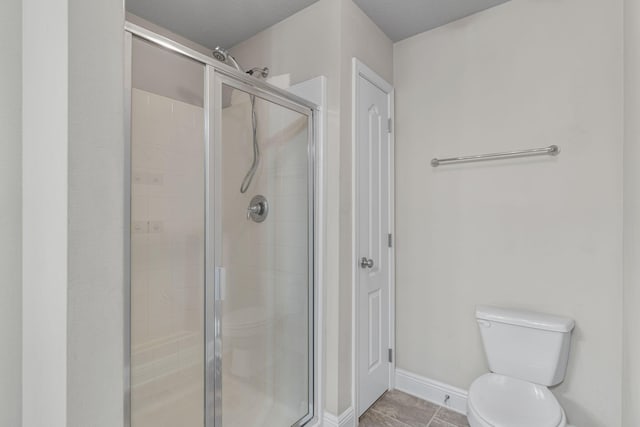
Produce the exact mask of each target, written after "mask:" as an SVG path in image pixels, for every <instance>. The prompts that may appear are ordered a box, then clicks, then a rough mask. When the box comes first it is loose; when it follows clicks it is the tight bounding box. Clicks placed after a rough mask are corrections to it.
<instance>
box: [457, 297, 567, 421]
mask: <svg viewBox="0 0 640 427" xmlns="http://www.w3.org/2000/svg"><path fill="white" fill-rule="evenodd" d="M476 319H477V321H478V326H479V327H480V333H481V336H482V342H483V346H484V350H485V354H486V356H487V361H488V362H489V369H490V371H491V372H490V373H487V374H484V375H481V376H480V377H478V378H477V379H476V380H475V381H474V382H473V383H472V384H471V387H470V388H469V394H468V398H467V417H468V419H469V424H470V426H471V427H570V426H569V425H568V424H567V417H566V415H565V412H564V410H563V408H562V406H560V403H558V400H557V399H556V398H555V396H554V395H553V393H552V392H551V391H550V390H549V388H548V387H550V386H553V385H556V384H559V383H560V382H562V381H563V380H564V375H565V372H566V367H567V363H568V358H569V347H570V343H571V331H572V330H573V327H574V321H573V320H572V319H568V318H565V317H559V316H552V315H547V314H540V313H532V312H528V311H521V310H510V309H504V308H498V307H489V306H478V307H477V308H476Z"/></svg>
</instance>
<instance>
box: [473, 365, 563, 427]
mask: <svg viewBox="0 0 640 427" xmlns="http://www.w3.org/2000/svg"><path fill="white" fill-rule="evenodd" d="M467 406H468V412H469V420H470V421H472V422H471V425H472V427H475V426H479V427H514V426H518V427H565V426H566V417H565V414H564V411H563V410H562V407H561V406H560V404H559V403H558V401H557V400H556V398H555V396H554V395H553V393H551V391H550V390H549V389H548V388H547V387H544V386H541V385H538V384H533V383H530V382H527V381H522V380H519V379H517V378H512V377H507V376H504V375H499V374H485V375H482V376H481V377H479V378H477V379H476V380H475V381H474V382H473V384H471V387H470V388H469V397H468V400H467ZM474 424H475V426H474Z"/></svg>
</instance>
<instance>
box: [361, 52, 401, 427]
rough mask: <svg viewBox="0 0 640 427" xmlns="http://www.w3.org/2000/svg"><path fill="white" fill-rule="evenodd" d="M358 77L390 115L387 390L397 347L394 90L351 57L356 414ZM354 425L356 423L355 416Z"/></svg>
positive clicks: (393, 371) (393, 380) (394, 365)
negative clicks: (380, 95)
mask: <svg viewBox="0 0 640 427" xmlns="http://www.w3.org/2000/svg"><path fill="white" fill-rule="evenodd" d="M358 77H363V78H365V79H366V80H368V81H369V82H371V83H372V84H373V85H374V86H376V87H378V88H379V89H380V90H382V91H383V92H385V93H386V94H387V99H388V101H389V117H390V118H391V123H392V127H391V132H390V133H389V134H388V138H389V230H391V233H392V235H393V244H392V247H391V248H389V251H390V254H389V348H390V349H391V350H392V354H393V358H392V362H391V363H390V365H389V389H393V388H394V386H395V369H396V348H395V314H396V313H395V287H396V286H395V246H396V242H395V159H394V152H395V147H394V132H395V116H394V90H393V86H392V85H391V84H390V83H388V82H387V81H386V80H384V79H383V78H382V77H380V76H379V75H378V74H377V73H375V72H374V71H373V70H372V69H371V68H369V67H367V66H366V65H365V64H364V63H363V62H361V61H360V60H358V58H356V57H353V58H352V79H351V95H352V98H351V261H352V263H353V264H352V266H353V267H352V269H351V402H352V403H353V407H354V408H355V413H356V414H359V411H360V408H358V395H359V390H358V388H359V381H358V372H359V371H358V353H359V346H358V342H359V335H360V334H359V332H360V331H359V325H358V314H359V311H360V310H359V304H358V289H359V282H360V280H359V274H358V268H357V262H358V253H359V252H358V249H359V248H358V240H357V238H356V237H357V236H356V231H357V228H356V220H357V218H358V206H357V197H356V195H357V176H358V175H357V173H358V166H357V165H358V162H357V158H356V153H357V144H356V141H357V136H358V135H357V126H356V117H357V115H356V114H357V111H356V109H357V105H358V102H357V101H358V84H357V81H358ZM355 425H356V426H357V425H358V420H357V418H356V420H355Z"/></svg>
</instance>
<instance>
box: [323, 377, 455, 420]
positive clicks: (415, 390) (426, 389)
mask: <svg viewBox="0 0 640 427" xmlns="http://www.w3.org/2000/svg"><path fill="white" fill-rule="evenodd" d="M396 389H398V390H400V391H403V392H405V393H407V394H411V395H413V396H416V397H419V398H420V399H423V400H427V401H429V402H432V403H435V404H437V405H441V406H446V407H447V408H449V409H451V410H452V411H456V412H459V413H461V414H466V413H467V392H466V391H465V390H462V389H460V388H458V387H454V386H451V385H449V384H444V383H441V382H439V381H435V380H432V379H429V378H425V377H421V376H420V375H416V374H413V373H411V372H408V371H404V370H402V369H396ZM447 395H448V396H449V399H448V400H447V401H446V403H445V398H446V396H447ZM325 425H326V424H325Z"/></svg>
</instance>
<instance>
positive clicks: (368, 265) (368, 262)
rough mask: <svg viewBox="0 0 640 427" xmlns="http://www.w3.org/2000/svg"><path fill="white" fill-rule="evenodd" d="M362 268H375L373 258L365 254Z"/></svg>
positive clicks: (361, 261)
mask: <svg viewBox="0 0 640 427" xmlns="http://www.w3.org/2000/svg"><path fill="white" fill-rule="evenodd" d="M360 268H373V260H372V259H371V258H367V257H365V256H363V257H362V258H361V259H360Z"/></svg>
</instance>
